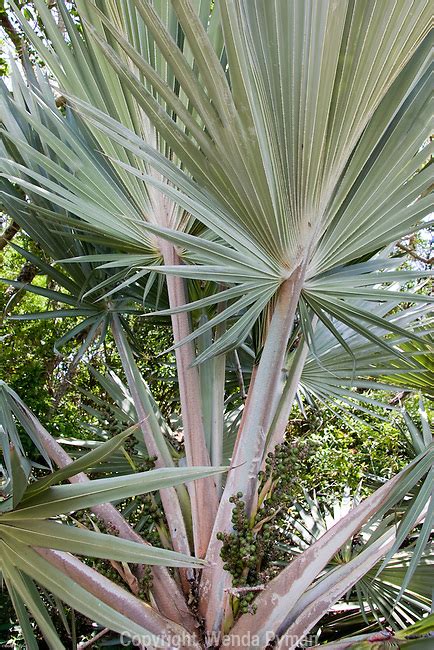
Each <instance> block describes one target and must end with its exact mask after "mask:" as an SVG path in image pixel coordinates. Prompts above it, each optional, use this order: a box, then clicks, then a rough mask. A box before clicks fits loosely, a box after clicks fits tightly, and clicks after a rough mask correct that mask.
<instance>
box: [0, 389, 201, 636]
mask: <svg viewBox="0 0 434 650" xmlns="http://www.w3.org/2000/svg"><path fill="white" fill-rule="evenodd" d="M3 391H4V392H6V399H7V400H8V401H9V402H10V403H11V406H12V407H13V410H14V412H15V414H16V416H17V417H18V419H19V421H20V423H21V424H22V426H23V427H24V428H25V430H26V431H28V432H29V435H31V436H32V439H33V440H34V441H35V442H37V443H39V444H40V445H41V447H42V449H43V450H44V451H45V453H46V454H47V457H48V458H49V459H50V460H52V461H53V462H54V463H55V464H56V465H57V467H59V468H64V467H68V465H70V464H71V463H72V462H73V460H72V458H71V457H70V456H69V454H68V453H67V452H66V451H65V450H64V448H63V447H62V446H61V445H60V444H59V443H58V442H57V441H56V440H55V439H54V438H53V436H52V435H51V434H50V433H49V432H48V431H47V430H46V429H45V428H44V427H43V426H42V424H41V423H40V422H39V420H38V419H37V418H36V417H35V416H34V414H33V413H32V412H31V411H30V410H29V409H28V408H27V406H26V405H25V404H24V403H23V402H22V400H21V399H20V398H19V397H18V395H17V394H16V393H15V391H13V390H12V389H11V388H10V387H8V386H6V385H4V386H3ZM68 480H69V481H70V482H71V483H87V482H89V480H90V479H89V478H88V476H87V475H86V474H85V473H84V472H78V473H75V474H73V475H72V476H68ZM91 510H92V512H94V513H95V515H96V516H97V517H99V518H100V519H101V521H103V522H104V524H105V525H106V526H107V527H108V528H109V529H111V528H112V527H115V529H116V530H117V531H118V534H119V536H120V537H121V538H122V539H126V540H131V541H133V542H136V543H140V544H146V541H145V540H144V539H143V538H142V537H141V536H140V535H139V534H138V533H136V532H135V531H134V529H133V528H132V527H131V526H130V524H129V523H128V522H127V521H126V520H125V519H124V517H123V516H122V514H121V513H120V512H119V511H118V510H117V509H116V507H115V506H114V505H112V504H111V503H103V504H97V505H94V506H92V507H91ZM138 572H139V575H140V573H141V569H140V565H139V568H138ZM152 573H153V579H154V597H155V601H156V604H157V606H158V608H159V609H160V611H161V612H162V613H163V614H164V615H166V616H168V617H169V618H170V619H172V620H174V621H175V622H178V623H179V624H181V625H184V626H185V627H186V628H187V629H194V620H193V619H192V617H191V615H190V614H189V612H188V610H187V608H186V607H185V600H184V598H183V595H182V592H181V590H180V588H179V586H178V585H177V583H176V582H175V581H174V579H173V578H172V577H171V576H170V574H169V572H168V571H167V569H166V568H165V567H163V566H154V567H152Z"/></svg>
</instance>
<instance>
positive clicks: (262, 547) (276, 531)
mask: <svg viewBox="0 0 434 650" xmlns="http://www.w3.org/2000/svg"><path fill="white" fill-rule="evenodd" d="M309 453H310V449H309V445H308V444H307V443H306V442H305V441H303V440H300V439H299V440H297V441H295V442H291V441H288V440H285V441H284V442H283V443H282V444H281V445H277V446H276V447H275V449H274V452H270V453H269V454H268V456H267V458H266V459H265V463H264V469H263V471H261V472H260V473H259V475H258V496H257V506H256V509H255V511H254V512H253V513H251V514H249V513H247V511H246V506H245V503H244V501H243V500H242V497H243V494H242V493H241V492H238V493H237V494H235V495H233V496H232V497H231V498H230V502H231V503H233V504H234V507H233V510H232V531H231V532H230V533H227V532H219V533H218V534H217V539H219V540H220V541H221V542H222V548H221V558H222V559H223V561H224V568H225V570H226V571H228V572H229V573H230V574H231V575H232V592H231V593H232V595H231V601H232V610H233V614H234V615H235V616H236V615H237V614H244V613H253V612H254V611H255V605H254V602H253V601H254V599H255V596H256V594H257V591H258V589H260V588H261V586H263V585H264V584H266V583H267V582H268V581H269V580H271V579H272V578H273V577H274V576H275V575H277V574H278V573H279V571H280V570H281V566H282V563H283V562H284V561H285V560H286V561H287V559H288V557H287V554H286V552H285V551H284V550H282V549H281V547H280V542H284V541H286V539H285V537H284V532H283V530H284V529H283V524H284V520H285V517H286V515H287V513H288V511H289V510H290V508H291V505H292V503H293V502H294V501H295V500H296V499H297V498H298V497H299V495H300V493H301V490H302V488H301V485H300V483H299V480H298V477H299V476H300V472H299V470H300V466H301V465H302V464H303V463H304V462H305V460H306V458H307V457H308V455H309ZM251 587H253V589H251V590H249V588H251Z"/></svg>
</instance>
